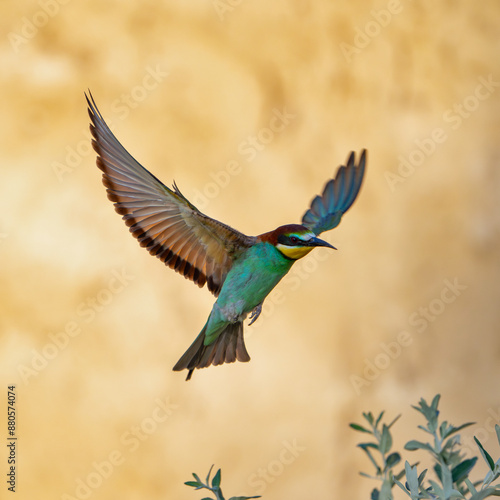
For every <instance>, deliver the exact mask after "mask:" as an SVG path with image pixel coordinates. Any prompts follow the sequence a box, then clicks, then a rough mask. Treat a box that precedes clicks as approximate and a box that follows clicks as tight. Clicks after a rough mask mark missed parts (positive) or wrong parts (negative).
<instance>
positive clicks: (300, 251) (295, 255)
mask: <svg viewBox="0 0 500 500" xmlns="http://www.w3.org/2000/svg"><path fill="white" fill-rule="evenodd" d="M276 248H277V249H278V250H279V251H280V252H281V253H282V254H283V255H284V256H285V257H288V258H289V259H293V260H298V259H301V258H302V257H304V255H307V254H308V253H309V252H310V251H311V250H312V249H313V248H314V247H305V246H302V245H301V246H296V247H290V246H288V245H282V244H281V243H278V244H277V245H276Z"/></svg>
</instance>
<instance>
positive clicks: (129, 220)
mask: <svg viewBox="0 0 500 500" xmlns="http://www.w3.org/2000/svg"><path fill="white" fill-rule="evenodd" d="M89 96H90V98H89V97H87V96H85V97H86V99H87V103H88V106H89V116H90V119H91V122H92V123H91V125H90V131H91V133H92V136H93V140H92V145H93V147H94V149H95V150H96V152H97V154H98V156H97V166H98V167H99V168H100V169H101V170H102V172H103V179H102V180H103V184H104V186H105V187H106V190H107V195H108V198H109V199H110V200H111V201H112V202H113V203H114V205H115V210H116V211H117V212H118V213H119V214H120V215H122V216H123V219H124V221H125V223H126V224H127V226H129V230H130V232H131V233H132V234H133V236H134V237H135V238H137V240H138V241H139V243H140V245H141V246H143V247H145V248H147V250H148V251H149V253H150V254H151V255H154V256H156V257H157V258H159V259H160V260H161V261H162V262H164V263H165V264H166V265H167V266H169V267H170V268H172V269H174V270H175V271H177V272H178V273H180V274H182V275H183V276H185V277H186V278H188V279H190V280H192V281H194V282H195V283H196V284H197V285H198V286H200V287H202V286H204V285H205V284H207V286H208V289H209V290H210V291H211V292H212V293H214V295H218V294H219V291H220V289H221V287H222V284H223V283H224V280H225V278H226V276H227V273H228V272H229V270H230V269H231V267H232V265H233V261H234V259H235V258H237V257H238V255H240V254H241V253H242V252H243V251H244V250H245V249H247V248H249V247H250V246H252V245H254V244H255V242H256V239H255V238H253V237H249V236H245V235H244V234H242V233H240V232H238V231H236V230H234V229H232V228H231V227H229V226H227V225H225V224H222V223H221V222H218V221H216V220H215V219H211V218H210V217H207V216H206V215H204V214H202V213H201V212H200V211H199V210H198V209H197V208H196V207H195V206H194V205H192V204H191V203H190V202H189V201H188V200H187V199H186V198H185V197H184V195H183V194H182V193H181V192H180V190H179V188H178V187H177V185H176V184H175V183H174V185H173V189H169V188H168V187H167V186H165V185H164V184H162V183H161V182H160V181H159V180H158V179H157V178H156V177H155V176H154V175H153V174H151V173H150V172H148V171H147V170H146V169H145V168H144V167H143V166H142V165H140V164H139V163H138V162H137V161H136V160H135V159H134V158H133V157H132V156H131V155H130V154H129V153H128V152H127V151H126V150H125V148H124V147H123V146H122V145H121V144H120V142H119V141H118V139H116V137H115V136H114V135H113V133H112V132H111V130H110V129H109V127H108V126H107V124H106V122H105V121H104V119H103V117H102V115H101V113H100V112H99V110H98V109H97V106H96V104H95V102H94V99H93V97H92V94H90V92H89Z"/></svg>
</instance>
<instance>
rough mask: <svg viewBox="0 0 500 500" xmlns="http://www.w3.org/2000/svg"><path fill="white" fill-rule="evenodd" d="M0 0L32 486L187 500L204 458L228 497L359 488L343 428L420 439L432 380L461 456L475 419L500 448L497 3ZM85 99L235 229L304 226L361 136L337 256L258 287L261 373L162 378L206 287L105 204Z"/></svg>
mask: <svg viewBox="0 0 500 500" xmlns="http://www.w3.org/2000/svg"><path fill="white" fill-rule="evenodd" d="M0 10H1V15H0V24H1V27H2V33H3V35H2V43H1V48H0V62H1V67H2V71H1V74H0V81H1V89H2V116H3V119H2V120H1V122H0V127H1V133H0V141H1V152H2V180H3V181H2V183H1V185H0V209H1V211H0V213H1V215H0V259H1V262H2V265H1V267H0V276H1V283H2V287H1V292H0V294H1V295H0V327H1V334H0V335H1V336H0V377H1V381H2V383H3V388H4V389H2V391H3V392H5V393H6V387H7V385H8V384H15V385H16V386H17V393H18V435H19V439H20V440H19V446H18V458H19V469H18V485H17V487H18V492H19V495H20V497H19V498H37V499H39V500H44V499H54V498H57V499H59V498H61V499H63V498H64V499H66V500H67V499H68V498H79V499H82V498H92V499H96V500H97V499H99V500H101V499H106V500H107V499H116V498H123V499H127V500H128V499H130V500H132V499H145V498H147V499H150V500H159V499H162V500H164V499H171V498H176V499H197V498H202V496H207V495H203V494H202V492H201V493H200V492H194V491H192V490H191V489H189V488H187V487H186V486H184V485H183V482H184V481H187V480H189V479H190V478H191V472H197V473H199V474H200V475H202V476H204V475H205V474H206V472H207V471H208V468H209V467H210V465H211V464H212V463H214V464H215V465H216V467H221V468H222V471H223V477H222V486H223V491H224V492H225V495H226V498H229V497H230V496H233V495H257V494H262V495H264V498H266V499H278V498H279V499H284V498H287V499H304V498H313V497H314V498H316V499H329V498H353V499H358V498H359V499H363V498H368V496H369V492H370V491H371V489H372V488H373V487H374V486H375V483H371V482H370V481H369V480H367V479H363V478H360V477H359V476H358V474H357V472H358V471H359V470H365V471H370V472H371V470H370V468H369V463H368V462H367V460H365V457H364V456H362V453H361V451H360V450H359V449H357V448H356V447H355V445H356V443H357V442H359V438H360V437H362V436H358V435H357V434H356V433H354V432H353V431H350V430H349V429H348V428H347V424H348V422H351V421H358V422H359V421H360V420H361V419H360V413H361V411H363V410H372V411H374V412H377V411H380V410H383V409H385V410H386V411H387V414H388V417H389V418H392V417H394V416H395V415H397V414H398V413H403V417H402V418H401V420H400V421H399V422H398V424H397V426H396V428H395V438H396V442H395V445H396V446H397V447H399V448H402V446H403V445H404V443H405V442H406V441H407V440H408V439H410V438H416V437H419V438H420V439H424V436H423V435H421V434H420V435H418V434H417V432H418V431H416V430H415V427H416V425H417V424H418V423H421V421H420V420H419V418H418V416H417V415H416V413H415V412H414V411H413V410H412V409H411V408H410V405H411V404H415V403H416V402H417V401H418V399H419V398H420V397H421V396H423V397H425V398H432V396H433V395H434V394H436V393H438V392H439V393H441V394H442V403H441V409H442V414H443V417H444V418H447V419H448V420H451V421H452V422H455V423H457V424H458V423H462V422H465V421H475V422H477V425H476V426H475V427H474V428H472V429H470V431H468V432H464V433H463V436H464V437H465V439H466V443H469V444H468V445H467V446H468V449H470V453H475V450H474V449H473V447H472V446H470V440H471V436H472V435H473V434H474V433H475V434H476V435H478V436H479V437H480V438H482V441H483V443H484V444H485V446H486V447H487V449H490V451H491V453H492V455H495V456H498V455H499V449H498V445H496V444H495V442H496V440H495V439H494V432H493V422H494V421H496V422H498V420H499V419H500V393H499V390H498V386H499V375H500V363H499V358H500V336H499V324H500V308H499V300H500V285H499V282H500V265H499V250H500V211H499V208H500V207H499V202H498V198H499V194H500V171H499V166H498V165H499V161H500V154H499V146H498V137H499V132H500V68H499V56H500V47H499V39H498V26H499V22H500V8H499V6H498V2H496V1H486V2H482V3H481V5H480V6H479V5H475V4H474V3H473V2H467V1H457V2H440V3H436V2H432V1H430V0H427V1H422V2H410V1H407V0H401V1H398V0H391V1H386V0H381V1H376V2H362V1H356V2H331V1H329V0H321V1H316V2H312V1H306V0H297V1H288V2H285V1H278V2H272V3H271V2H265V1H262V0H260V1H257V0H255V1H252V2H247V1H242V0H235V1H233V0H232V1H229V0H217V1H213V2H211V1H207V2H202V1H194V0H191V1H190V2H151V1H146V2H129V3H127V4H126V5H125V4H124V3H123V2H117V1H115V2H111V1H108V2H97V1H88V2H77V1H74V2H62V1H60V0H40V1H37V2H36V1H31V0H30V1H25V2H3V3H2V5H1V7H0ZM88 88H90V89H91V90H92V92H93V95H94V97H95V99H96V102H97V104H98V106H99V108H100V110H101V112H102V114H103V115H104V117H105V119H106V120H107V121H108V123H109V124H110V126H111V128H112V130H113V131H114V133H115V134H116V135H117V137H118V138H119V140H120V141H122V143H123V144H124V145H125V147H126V148H127V149H128V150H129V151H130V152H131V154H132V155H134V156H135V157H136V158H137V159H138V160H139V161H140V162H141V163H142V164H143V165H145V166H146V167H147V168H148V169H150V170H151V171H152V172H153V173H154V174H155V175H157V176H158V177H159V178H160V179H162V180H163V182H165V183H166V184H170V183H171V182H172V181H173V180H174V179H175V181H176V182H177V183H178V185H179V187H180V189H181V190H182V191H183V192H184V194H185V195H186V196H187V197H188V198H189V199H191V200H193V202H195V203H196V204H197V205H198V206H199V208H200V209H202V210H203V211H204V212H205V213H207V214H208V215H210V216H213V217H215V218H218V219H220V220H222V221H224V222H225V223H228V224H230V225H232V226H233V227H235V228H237V229H239V230H241V231H243V232H245V233H247V234H259V233H262V232H264V231H268V230H271V229H273V228H274V227H276V226H278V225H281V224H285V223H292V222H299V221H300V218H301V217H302V214H303V213H304V211H305V210H306V209H307V207H308V205H309V203H310V201H311V199H312V198H313V196H314V195H316V194H317V193H319V192H320V191H321V189H322V188H323V185H324V183H325V182H326V180H327V179H328V178H329V177H330V176H331V175H332V174H333V172H334V171H335V169H336V167H337V166H338V165H339V164H340V163H341V162H343V161H344V160H345V159H346V157H347V154H348V153H349V151H351V150H355V151H360V150H361V149H362V148H367V149H368V150H369V166H368V170H367V176H366V179H365V183H364V186H363V189H362V192H361V195H360V197H359V198H358V200H357V202H356V203H355V205H354V206H353V208H352V209H351V210H350V211H349V213H348V214H347V215H346V217H345V218H344V220H343V222H342V224H341V226H340V227H339V228H338V229H336V230H335V231H333V232H331V233H326V234H325V235H324V236H325V237H326V239H328V240H329V241H330V242H331V243H332V244H334V245H335V246H337V247H338V249H339V250H338V251H337V252H333V253H328V252H323V253H322V252H321V251H317V252H313V253H311V254H310V255H309V256H308V257H306V258H305V259H303V260H302V261H300V262H299V263H298V264H296V266H295V268H294V269H293V270H292V273H291V275H290V276H289V277H288V278H287V279H285V280H284V281H283V282H282V283H281V284H280V285H279V286H278V287H277V289H276V290H275V292H274V293H273V294H272V295H271V296H270V297H269V299H268V301H267V303H266V308H265V310H264V313H263V315H262V316H261V318H260V319H259V321H258V322H257V323H256V324H255V325H254V326H252V327H250V328H247V339H248V340H247V347H248V349H249V352H250V355H251V356H252V361H251V362H250V363H248V364H235V365H228V366H223V367H217V368H210V369H207V370H203V371H197V372H196V373H195V374H194V376H193V380H192V381H191V382H190V383H186V382H184V374H178V373H173V372H172V371H171V368H172V366H173V365H174V363H175V362H176V361H177V359H178V358H179V357H180V355H181V354H182V353H183V352H184V350H185V349H186V348H187V346H188V345H189V344H190V343H191V341H192V339H194V337H195V336H196V335H197V334H198V332H199V330H200V329H201V327H202V325H203V324H204V322H205V319H206V317H207V315H208V313H209V311H210V308H211V306H212V303H213V297H212V296H211V294H210V293H209V292H208V291H207V290H205V289H201V290H200V289H198V288H197V287H195V286H193V285H192V283H190V282H188V281H186V280H184V279H183V278H182V277H180V276H179V275H176V274H175V273H173V272H172V271H171V270H169V269H167V268H165V266H163V265H162V264H161V263H160V262H159V261H157V260H156V259H153V258H152V257H150V256H149V255H148V254H147V252H145V251H144V250H143V249H141V248H140V247H139V245H138V244H137V242H136V241H134V239H133V238H132V237H131V236H130V235H129V234H128V231H127V228H126V227H125V225H124V224H123V222H122V221H121V220H120V218H119V216H118V215H117V214H116V213H115V212H114V210H113V208H112V205H111V204H110V202H109V201H108V200H107V199H106V195H105V191H104V188H103V186H102V184H101V181H100V177H101V175H100V172H99V171H98V170H97V168H96V167H95V154H94V153H93V152H92V151H91V150H90V147H89V132H88V122H89V119H88V116H87V111H86V104H85V100H84V96H83V92H84V91H86V90H87V89H88ZM280 113H281V116H282V117H283V116H284V118H282V120H283V121H282V123H283V127H281V130H279V131H277V132H274V133H272V134H270V133H269V130H266V129H268V127H269V125H270V123H271V121H272V120H273V117H275V116H278V115H279V114H280ZM273 123H275V122H273ZM255 137H257V139H255ZM2 391H0V392H2ZM2 398H3V399H2ZM2 398H0V399H1V400H2V403H1V404H0V407H1V408H4V409H5V403H4V401H5V400H6V395H5V396H2ZM2 414H3V415H5V411H4V410H2ZM1 422H2V432H1V434H2V436H5V433H4V429H5V424H6V418H5V416H2V420H1ZM4 444H5V443H4ZM2 448H3V449H4V452H2V454H1V455H0V460H1V462H0V463H1V467H0V470H1V471H2V474H4V473H5V472H6V470H7V465H6V457H4V456H3V454H4V453H5V447H4V446H2ZM407 458H409V459H410V460H417V459H418V458H419V457H418V455H416V454H414V455H409V456H408V457H407ZM478 472H479V471H478ZM1 488H2V496H3V494H4V493H3V491H5V485H2V486H1Z"/></svg>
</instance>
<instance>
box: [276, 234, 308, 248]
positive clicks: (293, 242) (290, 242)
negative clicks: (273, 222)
mask: <svg viewBox="0 0 500 500" xmlns="http://www.w3.org/2000/svg"><path fill="white" fill-rule="evenodd" d="M278 243H281V244H282V245H286V246H289V247H292V246H298V245H304V244H305V243H306V242H304V241H303V240H301V239H300V238H299V237H298V236H295V235H293V234H292V235H285V234H280V235H279V236H278Z"/></svg>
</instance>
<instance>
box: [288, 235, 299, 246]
mask: <svg viewBox="0 0 500 500" xmlns="http://www.w3.org/2000/svg"><path fill="white" fill-rule="evenodd" d="M290 242H291V243H293V244H295V243H298V242H299V239H298V238H297V236H290Z"/></svg>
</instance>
